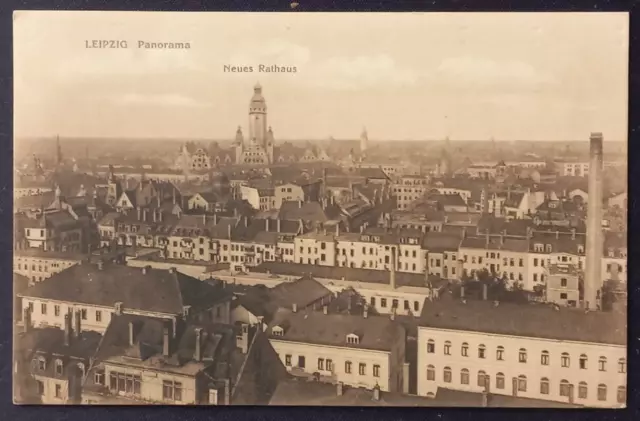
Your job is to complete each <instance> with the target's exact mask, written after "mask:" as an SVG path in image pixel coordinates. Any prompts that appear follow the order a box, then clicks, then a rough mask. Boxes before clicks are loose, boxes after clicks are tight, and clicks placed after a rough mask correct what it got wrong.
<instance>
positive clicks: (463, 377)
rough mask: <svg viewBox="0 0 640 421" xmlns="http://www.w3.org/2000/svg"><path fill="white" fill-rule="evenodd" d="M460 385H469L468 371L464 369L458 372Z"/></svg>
mask: <svg viewBox="0 0 640 421" xmlns="http://www.w3.org/2000/svg"><path fill="white" fill-rule="evenodd" d="M460 384H469V370H467V369H466V368H463V369H462V370H460Z"/></svg>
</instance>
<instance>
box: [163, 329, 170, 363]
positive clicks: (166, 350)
mask: <svg viewBox="0 0 640 421" xmlns="http://www.w3.org/2000/svg"><path fill="white" fill-rule="evenodd" d="M170 329H171V324H170V322H169V321H165V322H164V327H163V329H162V355H163V356H164V357H165V358H169V356H170V355H171V354H170V353H171V347H170V345H171V342H170V341H171V334H170V332H169V330H170Z"/></svg>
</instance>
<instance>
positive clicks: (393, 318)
mask: <svg viewBox="0 0 640 421" xmlns="http://www.w3.org/2000/svg"><path fill="white" fill-rule="evenodd" d="M389 318H390V319H391V320H392V321H393V320H395V319H396V308H395V307H393V308H392V309H391V315H390V316H389Z"/></svg>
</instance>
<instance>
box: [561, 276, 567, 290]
mask: <svg viewBox="0 0 640 421" xmlns="http://www.w3.org/2000/svg"><path fill="white" fill-rule="evenodd" d="M560 286H561V287H564V288H566V287H567V278H562V279H560Z"/></svg>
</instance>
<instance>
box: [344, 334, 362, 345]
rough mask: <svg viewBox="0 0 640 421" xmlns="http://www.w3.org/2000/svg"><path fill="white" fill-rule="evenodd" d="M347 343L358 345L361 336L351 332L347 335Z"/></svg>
mask: <svg viewBox="0 0 640 421" xmlns="http://www.w3.org/2000/svg"><path fill="white" fill-rule="evenodd" d="M347 343H348V344H351V345H357V344H359V343H360V338H359V337H358V335H355V334H353V333H350V334H348V335H347Z"/></svg>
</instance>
